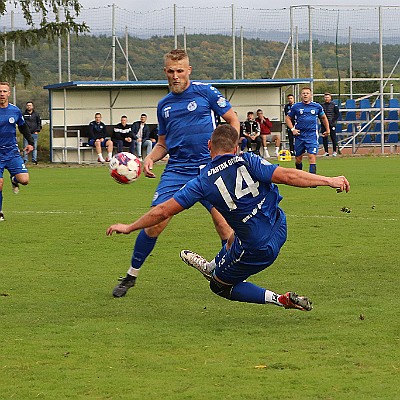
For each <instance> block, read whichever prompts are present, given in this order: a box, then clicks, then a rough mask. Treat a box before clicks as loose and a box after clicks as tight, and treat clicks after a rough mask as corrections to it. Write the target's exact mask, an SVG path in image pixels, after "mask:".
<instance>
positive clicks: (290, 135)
mask: <svg viewBox="0 0 400 400" xmlns="http://www.w3.org/2000/svg"><path fill="white" fill-rule="evenodd" d="M286 98H287V103H286V104H285V106H284V108H283V111H284V114H285V117H286V115H288V112H289V110H290V109H291V108H292V106H293V104H294V96H293V95H292V94H288V95H287V97H286ZM286 131H287V135H288V140H289V150H290V154H291V155H292V156H294V144H293V143H294V139H293V132H292V130H291V129H289V128H288V127H287V126H286Z"/></svg>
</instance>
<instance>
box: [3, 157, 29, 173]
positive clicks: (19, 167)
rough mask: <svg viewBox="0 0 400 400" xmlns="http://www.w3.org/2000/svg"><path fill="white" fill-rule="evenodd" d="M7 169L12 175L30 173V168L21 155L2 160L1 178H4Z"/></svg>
mask: <svg viewBox="0 0 400 400" xmlns="http://www.w3.org/2000/svg"><path fill="white" fill-rule="evenodd" d="M5 169H6V170H8V172H9V173H10V175H11V176H14V175H17V174H26V173H28V168H26V165H25V163H24V160H23V159H22V157H21V156H20V155H17V156H15V157H13V158H12V159H11V160H7V161H0V178H3V173H4V170H5Z"/></svg>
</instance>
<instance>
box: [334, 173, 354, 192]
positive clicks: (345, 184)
mask: <svg viewBox="0 0 400 400" xmlns="http://www.w3.org/2000/svg"><path fill="white" fill-rule="evenodd" d="M329 186H330V187H332V188H334V189H336V192H338V193H340V192H346V193H348V192H349V191H350V183H349V181H348V180H347V179H346V177H345V176H336V177H335V178H332V181H331V183H330V185H329Z"/></svg>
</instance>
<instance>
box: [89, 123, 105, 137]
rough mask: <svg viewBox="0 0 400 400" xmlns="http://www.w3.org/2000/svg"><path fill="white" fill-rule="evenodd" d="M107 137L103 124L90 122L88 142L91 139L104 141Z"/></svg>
mask: <svg viewBox="0 0 400 400" xmlns="http://www.w3.org/2000/svg"><path fill="white" fill-rule="evenodd" d="M106 137H107V130H106V125H105V123H104V122H100V123H99V124H97V123H96V121H92V122H91V123H90V124H89V140H91V139H94V140H96V139H105V138H106Z"/></svg>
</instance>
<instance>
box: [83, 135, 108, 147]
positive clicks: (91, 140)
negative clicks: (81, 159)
mask: <svg viewBox="0 0 400 400" xmlns="http://www.w3.org/2000/svg"><path fill="white" fill-rule="evenodd" d="M109 140H111V139H110V138H108V137H107V138H105V139H104V140H103V141H102V142H101V147H106V143H107V142H108V141H109ZM95 141H96V139H90V140H89V142H88V143H89V146H92V147H95V146H96V145H95Z"/></svg>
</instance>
